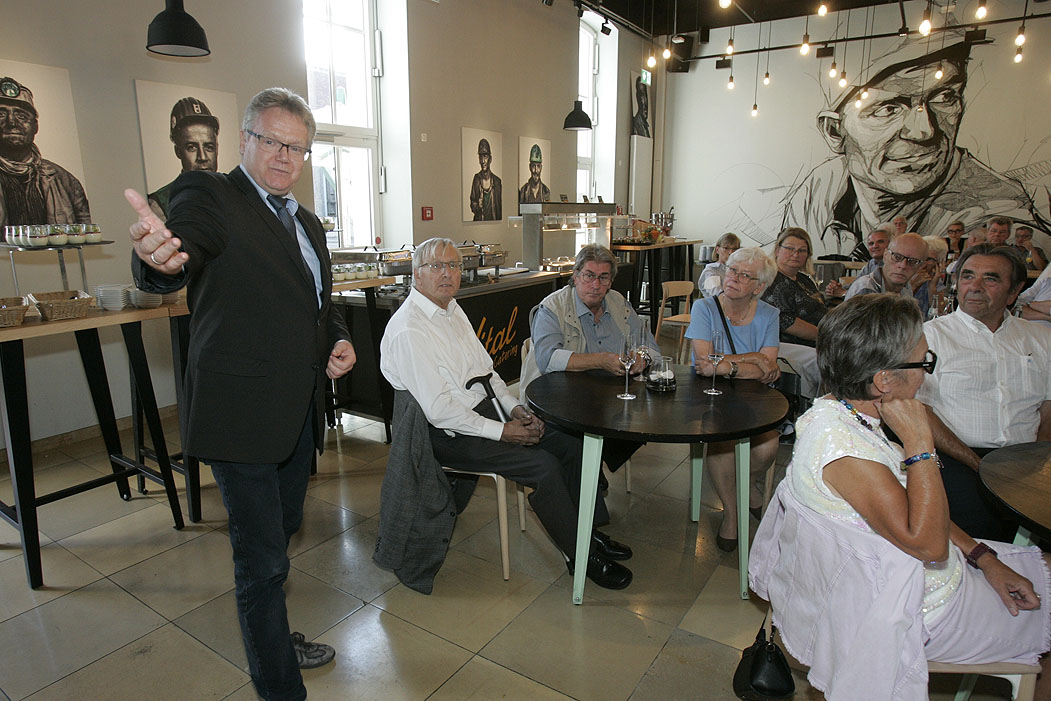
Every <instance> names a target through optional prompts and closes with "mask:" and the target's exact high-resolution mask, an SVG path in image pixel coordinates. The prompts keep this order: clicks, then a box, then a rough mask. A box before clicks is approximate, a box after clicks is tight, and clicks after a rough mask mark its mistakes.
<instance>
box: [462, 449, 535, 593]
mask: <svg viewBox="0 0 1051 701" xmlns="http://www.w3.org/2000/svg"><path fill="white" fill-rule="evenodd" d="M442 469H443V470H445V471H446V472H452V473H454V474H457V475H477V476H478V477H492V478H493V481H494V482H496V520H497V523H498V524H499V527H500V564H501V565H503V567H504V581H505V582H506V581H507V580H509V579H511V540H510V536H509V535H508V532H507V479H506V478H504V477H501V476H500V475H498V474H496V473H495V472H465V471H463V470H454V469H453V468H451V467H445V466H444V465H443V466H442ZM513 484H514V485H515V487H516V489H515V491H516V492H517V493H518V528H519V530H522V531H524V530H525V528H526V517H525V487H523V486H522V485H520V484H517V483H513Z"/></svg>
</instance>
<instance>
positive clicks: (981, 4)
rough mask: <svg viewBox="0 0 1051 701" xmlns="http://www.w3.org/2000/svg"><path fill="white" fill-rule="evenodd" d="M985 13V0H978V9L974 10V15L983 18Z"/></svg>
mask: <svg viewBox="0 0 1051 701" xmlns="http://www.w3.org/2000/svg"><path fill="white" fill-rule="evenodd" d="M987 13H988V10H986V8H985V0H978V9H976V10H975V11H974V16H975V17H977V18H978V19H985V15H986V14H987Z"/></svg>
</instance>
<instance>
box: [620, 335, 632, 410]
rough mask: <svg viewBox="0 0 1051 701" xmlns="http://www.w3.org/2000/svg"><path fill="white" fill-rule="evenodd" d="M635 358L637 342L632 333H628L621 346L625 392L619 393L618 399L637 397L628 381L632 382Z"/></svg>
mask: <svg viewBox="0 0 1051 701" xmlns="http://www.w3.org/2000/svg"><path fill="white" fill-rule="evenodd" d="M635 360H636V355H635V342H634V341H633V340H632V338H631V334H627V335H625V336H624V341H623V343H622V344H621V348H620V364H621V365H622V366H624V394H618V395H617V399H634V398H635V395H634V394H632V393H631V392H629V391H628V383H629V382H631V366H632V365H634V364H635Z"/></svg>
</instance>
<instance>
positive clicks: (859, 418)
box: [836, 397, 890, 446]
mask: <svg viewBox="0 0 1051 701" xmlns="http://www.w3.org/2000/svg"><path fill="white" fill-rule="evenodd" d="M836 401H838V402H839V403H840V404H842V405H843V406H845V407H846V408H847V411H849V412H850V414H851V416H853V417H854V419H855V420H856V421H857V422H858V423H859V424H861V425H862V426H864V427H865V428H867V429H868V430H870V431H872V432H873V433H875V434H876V435H877V436H879V437H880V438H882V439H883V442H884V443H886V444H887V445H888V446H889V445H890V441H889V440H887V437H886V436H885V435H883V431H877V430H876V428H875V426H873V425H872V424H870V423H869V422H868V420H867V419H865V417H864V416H862V415H861V412H860V411H858V410H857V409H855V408H854V405H853V404H851V403H850V402H848V401H847V400H846V399H840V398H839V397H836Z"/></svg>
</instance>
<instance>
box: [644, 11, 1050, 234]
mask: <svg viewBox="0 0 1051 701" xmlns="http://www.w3.org/2000/svg"><path fill="white" fill-rule="evenodd" d="M976 4H977V3H976V2H975V1H974V0H971V1H970V2H960V3H958V4H957V6H956V7H957V10H956V11H957V12H958V13H959V16H960V17H961V18H963V19H964V20H967V19H971V18H973V12H974V7H975V6H976ZM924 6H925V4H924V3H918V2H910V3H906V12H907V17H908V22H909V25H910V26H912V27H916V26H918V25H919V22H920V17H921V15H922V12H923V7H924ZM1022 7H1023V3H1022V2H1015V1H1014V0H1011V1H1009V2H995V3H990V5H989V8H990V19H992V18H995V17H1008V16H1016V15H1020V14H1021V12H1022ZM875 16H876V30H877V31H890V32H893V31H894V30H896V29H897V27H898V26H899V25H900V19H899V17H898V13H897V8H896V7H895V6H890V5H887V6H881V7H879V8H876V15H875ZM842 19H843V22H844V23H845V21H846V15H845V13H844V15H843V18H842ZM835 21H836V19H835V16H834V15H829V16H828V17H826V18H824V19H818V18H816V17H814V18H811V21H810V35H811V41H812V43H813V42H818V41H819V40H820V39H822V38H827V37H829V36H831V35H832V33H833V27H834V25H835ZM863 23H864V20H863V14H862V11H855V12H854V14H853V19H852V20H851V30H850V33H851V35H852V36H856V35H858V34H860V33H861V32H862V27H863ZM941 25H942V21H941V19H940V18H936V20H935V26H941ZM1017 28H1018V27H1017V25H1016V24H1014V23H1010V24H1000V25H994V26H990V27H989V37H990V38H991V39H994V40H995V41H994V43H993V44H992V45H988V46H976V47H974V48H973V49H972V51H971V60H970V63H969V67H968V82H967V87H966V90H965V92H964V100H965V111H964V115H963V117H962V121H961V123H960V129H959V137H958V139H957V146H960V147H964V148H967V149H968V150H969V151H970V152H971V153H972V154H973V155H974V156H976V157H977V158H979V159H980V160H981V161H983V162H984V163H985V164H987V165H988V166H990V167H991V168H992V169H993V170H994V171H996V172H1000V173H1005V172H1006V173H1008V174H1009V175H1013V176H1015V177H1018V179H1020V180H1022V181H1024V184H1025V186H1026V188H1027V189H1028V191H1029V192H1030V193H1031V194H1032V195H1034V196H1035V201H1036V204H1037V206H1038V208H1039V210H1040V211H1041V213H1042V214H1043V216H1045V217H1047V215H1048V204H1049V202H1048V200H1049V196H1048V192H1047V190H1046V185H1048V184H1051V181H1049V179H1048V178H1047V176H1042V177H1036V176H1038V175H1039V172H1042V171H1043V170H1048V171H1051V139H1049V138H1048V137H1049V136H1051V127H1048V125H1047V120H1046V118H1045V115H1046V114H1048V111H1049V110H1051V74H1049V73H1048V70H1047V66H1048V59H1049V58H1051V48H1049V45H1051V23H1049V22H1048V21H1047V20H1038V21H1032V22H1030V23H1029V24H1028V26H1027V29H1028V39H1029V40H1028V42H1027V43H1026V45H1025V59H1024V60H1023V61H1022V62H1021V63H1020V64H1015V63H1014V62H1013V61H1012V57H1013V55H1014V50H1015V46H1014V43H1013V39H1014V36H1015V33H1016V31H1017ZM766 32H767V27H766V26H764V28H763V37H764V45H765V37H766ZM802 33H803V21H802V20H801V19H799V20H785V21H781V22H776V23H774V25H773V44H774V45H779V44H788V43H798V42H799V41H800V37H801V36H802ZM726 39H727V31H718V32H712V36H711V42H710V43H709V44H708V45H707V46H702V47H701V48H700V50H701V51H702V52H706V53H717V52H719V51H720V50H721V48H722V47H725V45H726ZM959 39H960V37H959V36H957V37H956V41H959ZM889 41H894V42H896V40H889ZM921 41H922V42H925V41H926V40H919V39H916V38H913V39H911V40H910V43H912V44H915V43H917V42H921ZM940 41H941V38H940V36H939V35H937V33H935V34H933V35H932V39H931V50H934V49H937V48H938V46H939V45H940ZM950 41H951V39H950ZM887 43H888V42H883V44H882V47H884V48H885V47H886V45H887ZM735 45H736V47H737V48H738V49H739V50H740V49H745V48H752V47H754V46H756V28H755V27H754V26H750V27H743V28H738V30H737V32H736V37H735ZM914 48H915V47H914ZM920 49H921V52H922V53H926V49H925V47H920ZM861 50H862V49H861V45H860V43H857V44H852V45H851V48H850V49H849V53H848V54H847V71H848V73H849V74H850V75H851V76H853V75H854V74H856V72H857V71H858V69H859V68H860V65H861V63H862V61H861V55H860V52H861ZM881 50H882V48H881V46H880V45H876V44H874V45H873V48H872V50H871V54H872V55H873V56H878V55H879V53H880V51H881ZM837 59H838V60H839V62H840V65H841V66H842V60H843V56H842V54H841V53H840V54H839V55H838V56H837ZM828 65H829V60H828V59H825V60H823V61H821V62H819V61H817V60H816V59H815V58H814V54H813V52H812V53H811V55H810V56H809V57H806V58H804V57H802V56H800V55H799V52H798V51H797V50H794V49H793V50H787V51H782V52H775V53H773V54H772V55H771V57H770V73H771V76H772V79H773V80H772V83H771V85H770V86H763V85H761V84H760V85H759V86H758V104H759V110H760V113H759V117H757V118H752V117H751V116H750V115H749V112H750V108H751V105H752V101H753V94H754V90H753V88H754V81H755V79H756V68H755V57H754V56H747V57H739V58H738V59H737V60H735V66H734V74H735V79H736V83H737V87H736V89H735V90H733V91H729V90H727V89H726V82H727V78H728V72H727V71H725V70H718V71H717V70H715V66H714V61H712V60H705V61H699V62H696V63H695V64H694V66H693V67H692V68H691V70H690V72H689V73H686V74H672V75H668V76H667V85H668V99H667V104H666V108H667V118H666V134H665V136H666V148H665V151H664V156H665V162H664V167H663V176H664V184H663V204H664V207H665V208H667V207H668V206H670V205H676V213H677V214H678V222H677V224H676V227H677V228H689V229H690V230H691V231H696V232H697V233H699V234H701V235H702V236H703V237H704V238H705V239H706V240H708V241H710V242H713V241H714V240H715V239H716V238H718V236H719V235H721V234H722V233H724V232H726V231H734V232H736V233H739V234H743V235H745V237H749V234H751V238H752V239H753V240H755V239H758V240H760V241H766V240H770V239H772V238H773V236H775V235H776V233H777V232H778V231H779V230H780V228H781V222H782V215H783V212H784V204H783V202H782V200H783V199H784V197H785V195H786V193H787V192H788V189H789V187H790V186H791V185H792V183H793V182H796V181H798V180H799V179H800V178H802V177H804V176H805V175H806V174H807V173H809V171H810V170H811V169H812V168H814V167H815V166H817V165H818V164H820V163H821V162H823V161H825V160H826V159H828V158H830V157H831V156H832V155H833V154H832V152H831V151H830V150H829V147H828V145H827V144H826V142H825V140H824V139H823V138H822V136H821V134H820V133H819V131H818V129H817V121H816V117H817V114H818V112H819V111H820V110H821V109H823V108H824V106H825V97H824V95H823V92H822V88H823V86H825V85H827V82H828V78H827V74H826V71H827V69H828ZM764 71H765V57H764V58H763V60H762V61H761V63H760V67H759V76H760V79H761V76H762V74H763V72H764ZM849 109H853V106H851V107H850V108H849ZM1030 164H1037V168H1036V169H1035V170H1037V171H1039V172H1037V173H1036V174H1034V173H1020V172H1017V171H1016V172H1013V173H1012V172H1011V171H1012V170H1013V169H1017V168H1020V167H1022V166H1026V165H1030ZM921 233H926V232H921ZM811 234H812V235H813V234H814V232H811ZM1038 238H1039V239H1041V241H1040V243H1041V245H1043V246H1044V247H1045V250H1047V248H1048V243H1051V240H1049V239H1048V238H1047V237H1046V236H1044V235H1043V234H1038ZM815 247H816V248H818V249H819V250H820V249H821V248H822V244H820V243H818V242H817V241H815ZM824 247H825V248H826V249H829V250H831V248H832V246H831V242H830V241H826V242H825V245H824Z"/></svg>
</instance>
